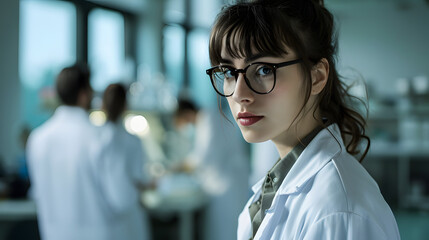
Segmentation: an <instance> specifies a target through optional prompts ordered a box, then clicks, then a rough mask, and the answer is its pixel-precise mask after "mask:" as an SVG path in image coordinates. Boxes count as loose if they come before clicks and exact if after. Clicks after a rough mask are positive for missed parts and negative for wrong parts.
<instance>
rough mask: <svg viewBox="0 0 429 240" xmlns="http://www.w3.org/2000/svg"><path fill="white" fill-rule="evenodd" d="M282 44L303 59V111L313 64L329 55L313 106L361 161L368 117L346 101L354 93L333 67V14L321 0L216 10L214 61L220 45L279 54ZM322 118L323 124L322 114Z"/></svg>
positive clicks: (232, 51)
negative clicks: (325, 76)
mask: <svg viewBox="0 0 429 240" xmlns="http://www.w3.org/2000/svg"><path fill="white" fill-rule="evenodd" d="M224 44H225V45H224ZM286 46H288V47H289V48H291V49H292V50H293V51H295V52H296V54H297V57H298V58H300V59H301V60H302V62H301V64H300V65H301V69H302V71H303V73H304V76H305V79H304V80H305V81H304V99H305V101H304V104H303V106H302V108H301V112H302V111H303V109H304V107H305V105H306V103H307V102H308V100H309V98H310V94H311V75H310V73H311V69H312V68H313V67H314V66H315V65H316V64H317V63H319V61H320V60H321V59H323V58H325V59H326V60H327V61H328V63H329V76H328V81H327V83H326V86H325V88H324V89H323V90H322V92H321V93H320V94H319V95H318V98H317V101H316V103H315V104H316V108H315V111H316V110H317V109H319V111H320V113H321V115H322V117H324V118H327V119H328V123H336V124H338V126H339V128H340V130H341V134H342V138H343V140H344V142H345V143H346V145H347V147H346V148H347V151H348V152H349V153H351V154H353V155H361V156H360V159H359V161H362V159H363V158H364V157H365V155H366V154H367V152H368V149H369V146H370V140H369V138H368V136H366V135H365V126H366V119H365V118H364V117H363V116H362V115H361V114H360V113H359V112H358V111H356V110H354V109H353V108H352V107H350V105H351V102H352V101H353V100H354V99H356V98H355V97H354V96H352V95H350V94H349V93H348V90H347V89H348V87H347V86H346V85H345V84H344V83H343V82H342V81H341V80H340V77H339V74H338V73H337V70H336V67H335V62H336V58H335V56H336V51H337V36H336V33H335V28H334V19H333V16H332V14H331V13H330V12H329V11H328V10H327V9H326V8H325V7H324V6H323V1H320V0H256V1H240V3H237V4H234V5H231V6H227V7H225V8H224V9H223V10H222V11H221V12H220V13H219V15H218V16H217V19H216V21H215V24H214V26H213V28H212V32H211V35H210V42H209V54H210V61H211V64H212V65H218V64H219V63H220V61H221V59H222V58H221V55H220V54H221V50H222V48H225V50H226V51H227V53H228V54H229V55H231V56H232V57H233V58H243V57H245V56H251V55H252V54H254V53H262V54H267V55H271V56H279V57H280V56H283V55H285V54H288V52H287V51H286ZM361 102H363V101H361ZM363 103H364V102H363ZM364 105H365V104H364ZM365 107H367V106H366V105H365ZM301 112H300V113H301ZM314 114H315V112H313V116H314ZM298 115H299V114H298ZM297 117H298V116H297ZM297 117H296V118H297ZM296 118H295V120H296ZM320 124H321V125H322V126H323V127H326V124H325V123H324V122H322V121H321V120H320ZM363 139H365V140H366V141H367V143H368V144H367V147H366V148H365V150H364V151H363V153H361V151H360V142H361V141H362V140H363Z"/></svg>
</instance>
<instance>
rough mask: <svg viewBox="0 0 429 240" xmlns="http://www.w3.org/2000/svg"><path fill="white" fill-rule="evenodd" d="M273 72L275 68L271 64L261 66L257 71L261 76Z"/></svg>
mask: <svg viewBox="0 0 429 240" xmlns="http://www.w3.org/2000/svg"><path fill="white" fill-rule="evenodd" d="M272 73H273V69H272V68H271V67H269V66H260V67H259V68H258V70H257V71H256V74H257V75H260V76H264V75H268V74H272Z"/></svg>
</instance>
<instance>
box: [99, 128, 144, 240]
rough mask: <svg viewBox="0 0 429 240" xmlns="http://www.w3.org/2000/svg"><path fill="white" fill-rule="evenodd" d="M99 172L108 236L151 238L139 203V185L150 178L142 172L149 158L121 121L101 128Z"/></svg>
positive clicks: (112, 237) (136, 138) (138, 141)
mask: <svg viewBox="0 0 429 240" xmlns="http://www.w3.org/2000/svg"><path fill="white" fill-rule="evenodd" d="M100 142H101V148H100V155H99V160H98V161H97V165H96V169H97V171H98V173H99V174H98V185H99V186H100V187H99V190H100V192H101V194H102V195H103V196H105V200H106V203H107V207H108V209H109V214H110V222H109V224H110V226H109V227H110V229H111V231H110V236H109V239H112V240H114V239H118V240H119V239H127V240H147V239H150V228H149V222H148V219H147V216H146V214H145V212H144V211H143V209H142V205H141V203H140V190H139V189H138V184H144V183H147V182H148V181H149V177H148V175H145V174H144V173H143V164H144V161H147V160H148V157H147V155H146V153H145V152H144V150H143V149H144V148H143V145H142V142H141V140H140V139H139V138H138V137H136V136H134V135H131V134H129V133H128V132H127V131H126V130H125V129H124V128H123V126H122V125H121V124H120V123H117V124H115V123H112V122H107V123H106V124H105V125H104V126H102V127H101V133H100Z"/></svg>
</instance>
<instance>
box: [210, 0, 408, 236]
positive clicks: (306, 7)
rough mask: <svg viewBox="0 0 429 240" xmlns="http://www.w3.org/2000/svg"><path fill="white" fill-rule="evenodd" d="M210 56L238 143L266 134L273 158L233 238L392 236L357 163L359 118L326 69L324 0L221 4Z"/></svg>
mask: <svg viewBox="0 0 429 240" xmlns="http://www.w3.org/2000/svg"><path fill="white" fill-rule="evenodd" d="M209 53H210V61H211V64H212V66H213V67H212V68H210V69H207V71H206V72H207V74H208V75H209V76H210V79H211V82H212V85H213V87H214V90H215V91H216V92H217V93H218V94H219V95H220V96H222V97H226V99H227V101H228V104H229V107H230V109H231V112H232V114H233V116H234V118H235V120H236V122H237V124H238V126H239V128H240V130H241V133H242V135H243V137H244V138H245V140H246V141H247V142H251V143H256V142H264V141H267V140H271V141H272V142H273V143H274V144H275V145H276V148H277V151H278V152H279V155H280V159H278V161H277V162H276V163H275V164H274V165H273V166H272V168H271V169H270V171H269V172H268V173H267V174H266V176H265V177H264V178H262V179H261V180H260V181H259V182H258V183H256V184H255V185H254V187H253V191H254V194H253V196H252V197H251V198H250V200H249V201H248V203H247V204H246V205H245V206H244V209H243V211H242V213H241V214H240V217H239V224H238V231H237V239H239V240H244V239H246V240H248V239H264V240H267V239H276V240H277V239H308V240H309V239H318V240H319V239H330V240H332V239H338V240H344V239H361V240H369V239H373V240H376V239H377V240H378V239H386V240H387V239H389V240H390V239H400V236H399V231H398V227H397V224H396V221H395V217H394V215H393V213H392V211H391V209H390V207H389V205H388V204H387V203H386V201H385V200H384V198H383V196H382V194H381V192H380V189H379V188H378V186H377V183H376V182H375V181H374V179H372V177H371V176H370V175H369V174H368V172H367V171H366V170H365V168H364V167H363V166H362V165H361V164H360V162H359V161H362V159H363V158H364V157H365V155H366V153H367V152H368V149H369V138H368V137H367V136H366V135H365V125H366V122H365V118H364V117H363V116H362V115H361V114H360V113H359V112H357V111H356V110H354V108H353V106H351V105H350V103H352V101H351V100H353V96H351V95H350V93H349V92H348V91H347V87H346V86H345V85H344V83H343V82H342V80H341V79H340V77H339V76H338V73H337V70H336V68H335V53H336V35H335V34H334V19H333V16H332V14H331V13H330V12H329V11H328V10H327V9H326V8H325V6H324V3H323V1H320V0H305V1H303V0H253V1H240V2H239V3H236V4H233V5H230V6H227V7H225V8H223V9H222V11H221V13H220V14H219V15H218V16H217V19H216V21H215V23H214V25H213V28H212V31H211V34H210V44H209ZM364 142H367V143H368V145H367V147H366V148H365V149H363V151H362V149H360V146H361V145H360V144H361V143H364ZM358 159H359V161H358Z"/></svg>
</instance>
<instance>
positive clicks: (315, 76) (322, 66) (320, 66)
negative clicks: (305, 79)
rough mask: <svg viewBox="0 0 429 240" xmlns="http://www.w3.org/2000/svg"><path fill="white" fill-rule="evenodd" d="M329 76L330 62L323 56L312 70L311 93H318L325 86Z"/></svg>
mask: <svg viewBox="0 0 429 240" xmlns="http://www.w3.org/2000/svg"><path fill="white" fill-rule="evenodd" d="M328 76H329V62H328V60H326V58H322V59H320V61H319V62H318V63H317V64H316V65H314V67H313V69H312V70H311V95H317V94H319V93H320V92H321V91H322V90H323V88H325V85H326V83H327V82H328Z"/></svg>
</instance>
